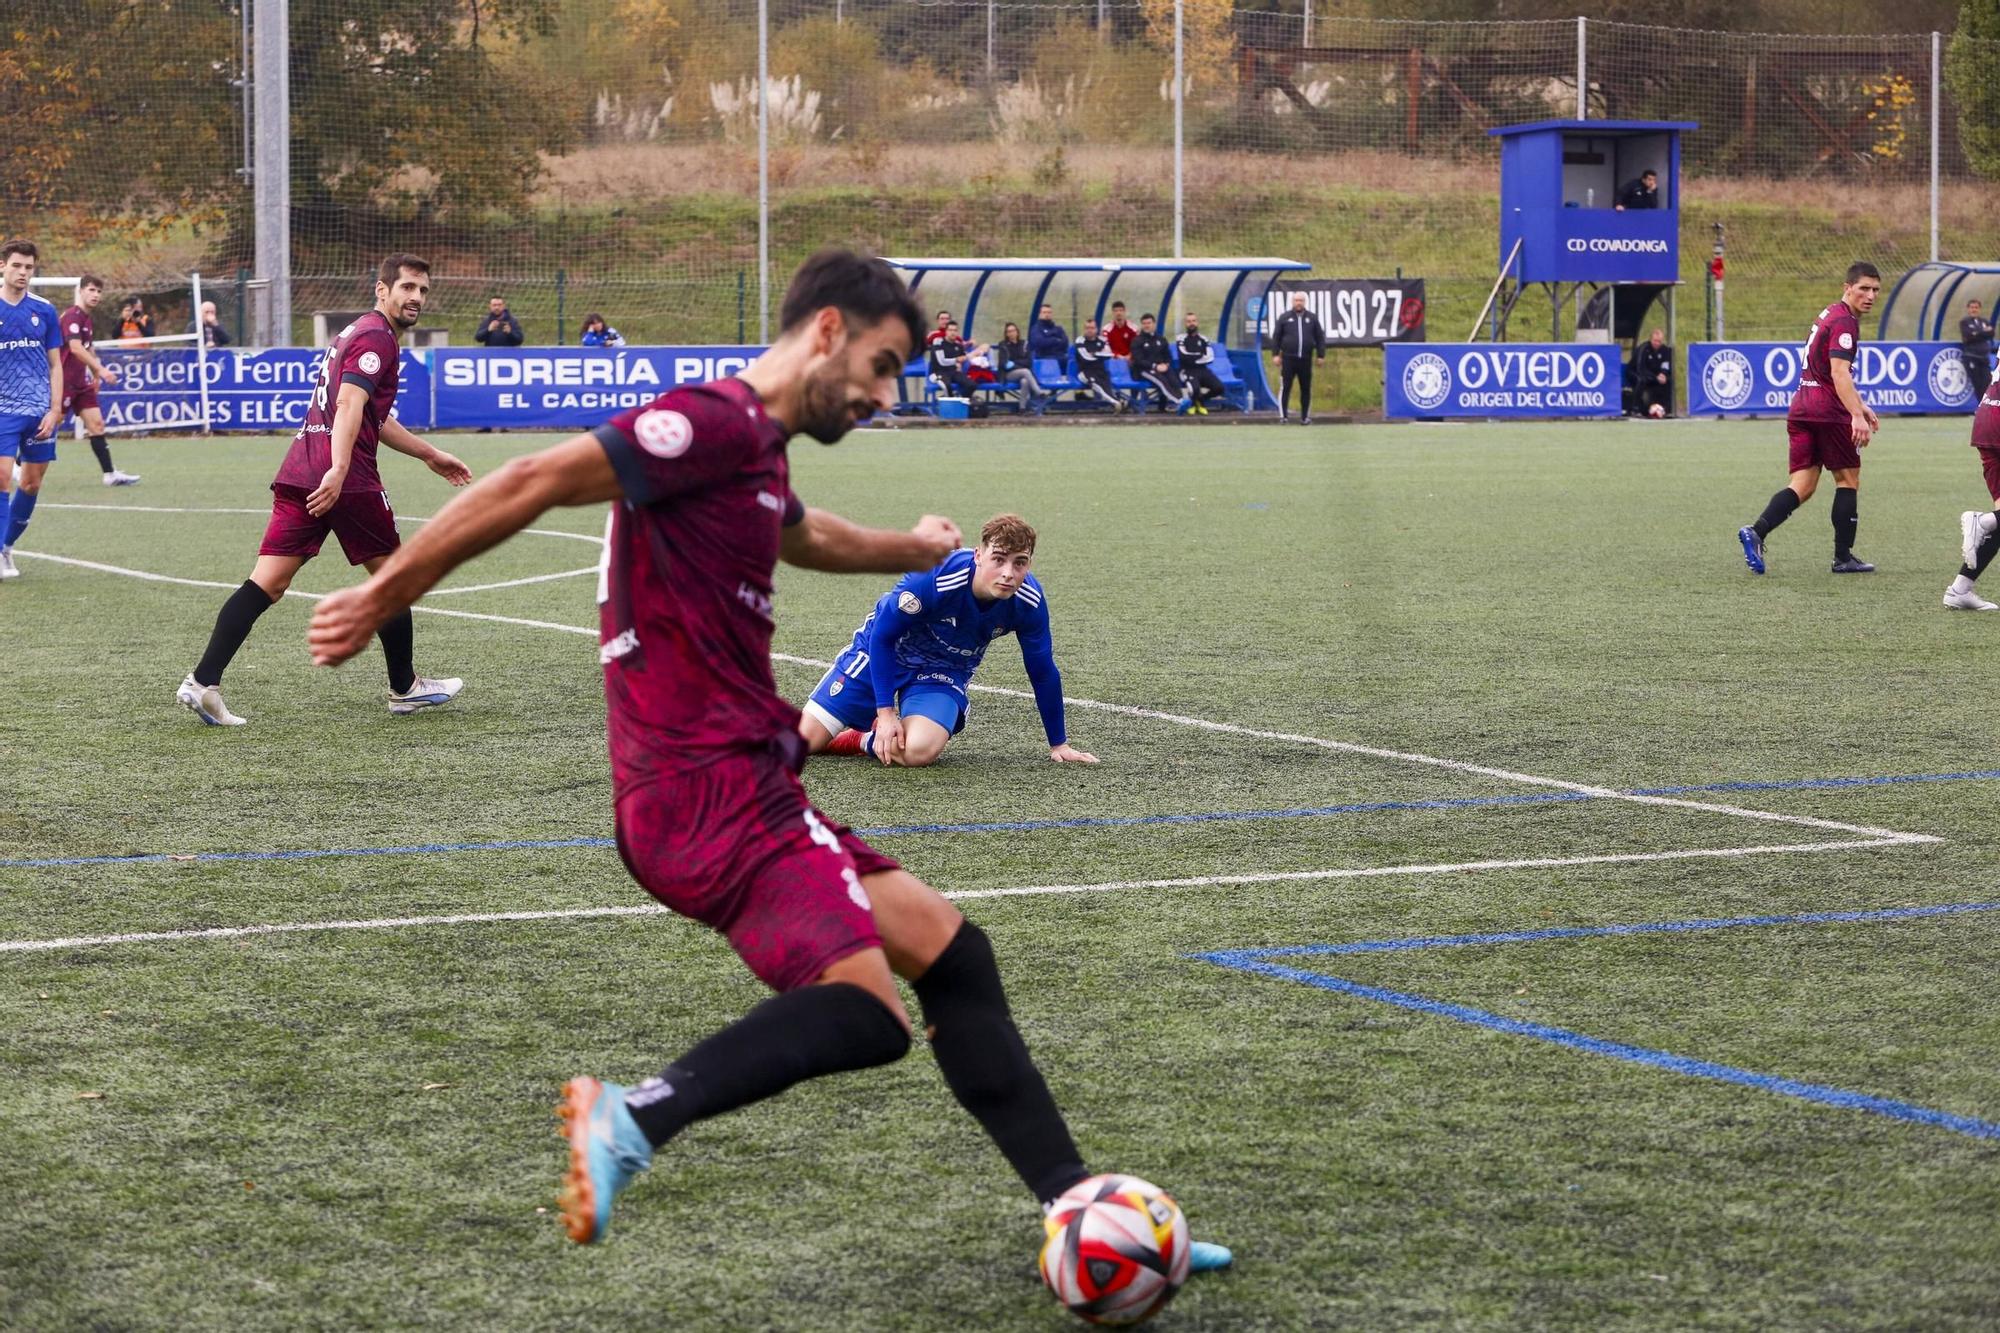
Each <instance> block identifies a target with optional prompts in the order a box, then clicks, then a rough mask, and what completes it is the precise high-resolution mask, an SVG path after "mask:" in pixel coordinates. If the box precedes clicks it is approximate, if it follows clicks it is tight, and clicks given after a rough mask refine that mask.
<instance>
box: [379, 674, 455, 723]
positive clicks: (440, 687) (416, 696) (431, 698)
mask: <svg viewBox="0 0 2000 1333" xmlns="http://www.w3.org/2000/svg"><path fill="white" fill-rule="evenodd" d="M464 688H465V682H464V681H462V680H460V679H459V678H458V677H457V676H446V677H445V678H444V679H442V680H432V679H431V678H430V677H428V676H418V677H417V678H416V679H415V680H413V681H411V682H410V688H409V689H407V690H405V691H404V692H403V693H401V694H398V693H396V692H395V691H394V690H390V691H389V711H390V712H392V713H394V714H396V715H397V716H399V717H400V716H402V715H403V714H405V713H414V712H416V711H417V710H418V709H420V708H437V707H440V706H442V705H444V704H448V703H450V702H451V701H452V700H453V699H456V698H457V697H458V692H459V691H460V690H462V689H464Z"/></svg>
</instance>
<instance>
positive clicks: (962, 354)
mask: <svg viewBox="0 0 2000 1333" xmlns="http://www.w3.org/2000/svg"><path fill="white" fill-rule="evenodd" d="M966 351H967V349H966V346H965V342H964V340H963V339H961V338H960V337H959V336H958V325H957V324H956V323H953V322H951V321H946V323H945V326H944V327H943V328H942V329H939V330H938V336H937V338H936V339H935V340H934V341H933V342H932V343H931V345H930V351H929V352H928V353H927V354H926V359H927V360H928V361H929V362H930V372H931V378H932V379H934V380H936V381H937V382H938V384H939V385H940V386H941V387H942V388H943V390H944V393H945V396H946V397H947V398H970V397H972V381H971V380H969V379H967V378H966V375H965V359H966Z"/></svg>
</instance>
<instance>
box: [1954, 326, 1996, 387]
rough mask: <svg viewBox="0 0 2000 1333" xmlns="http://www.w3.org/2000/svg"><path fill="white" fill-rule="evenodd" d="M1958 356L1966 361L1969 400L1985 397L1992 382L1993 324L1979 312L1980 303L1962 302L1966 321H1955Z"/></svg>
mask: <svg viewBox="0 0 2000 1333" xmlns="http://www.w3.org/2000/svg"><path fill="white" fill-rule="evenodd" d="M1958 348H1959V352H1958V354H1959V357H1960V359H1961V360H1963V361H1964V362H1965V378H1966V379H1968V380H1970V381H1971V382H1972V401H1973V402H1975V403H1976V402H1978V401H1979V400H1980V399H1982V398H1984V397H1985V396H1986V386H1987V385H1989V384H1991V383H1992V382H1993V325H1992V324H1990V323H1988V322H1987V320H1986V317H1985V316H1984V315H1983V314H1982V313H1981V312H1980V309H1979V302H1977V301H1967V302H1966V303H1965V318H1964V319H1961V320H1960V321H1958Z"/></svg>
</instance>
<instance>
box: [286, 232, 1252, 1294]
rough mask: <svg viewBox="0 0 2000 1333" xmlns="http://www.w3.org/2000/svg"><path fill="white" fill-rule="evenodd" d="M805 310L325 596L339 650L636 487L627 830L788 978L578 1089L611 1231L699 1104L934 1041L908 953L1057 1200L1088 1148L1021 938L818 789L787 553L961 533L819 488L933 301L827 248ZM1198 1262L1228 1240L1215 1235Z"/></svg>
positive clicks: (328, 646)
mask: <svg viewBox="0 0 2000 1333" xmlns="http://www.w3.org/2000/svg"><path fill="white" fill-rule="evenodd" d="M780 325H781V329H782V332H781V333H780V335H779V337H778V340H777V342H776V343H775V344H773V345H772V347H771V349H770V350H769V351H767V352H765V353H764V354H763V355H762V356H760V357H758V358H757V360H756V361H755V362H753V363H752V364H751V365H750V366H749V367H748V368H746V369H745V370H744V371H743V373H742V374H741V375H740V376H738V377H736V378H734V379H727V380H719V381H717V382H715V383H713V384H704V385H698V386H694V387H690V388H682V389H674V390H671V391H669V392H667V393H664V394H662V395H660V396H659V397H658V398H656V399H654V400H653V401H652V402H651V403H649V404H647V405H646V406H645V407H640V408H633V409H631V410H628V411H626V412H622V413H620V414H619V415H617V416H615V417H613V418H612V419H611V420H610V421H609V422H607V423H605V424H604V425H603V426H600V427H598V429H597V430H596V431H594V432H592V433H591V434H588V435H579V436H577V437H575V438H574V439H571V440H569V441H567V442H565V443H563V444H559V445H557V446H555V447H554V448H552V449H547V450H544V451H542V452H541V453H538V454H532V455H529V456H527V457H524V458H516V459H514V460H512V461H510V462H508V463H507V464H505V465H504V466H502V467H501V468H499V469H498V470H497V471H495V472H494V473H493V474H492V475H491V476H489V477H488V478H486V480H485V481H483V482H481V483H480V484H479V485H477V486H475V487H473V488H472V489H471V490H470V491H467V492H466V493H465V494H464V495H462V496H460V497H459V498H458V499H456V500H454V501H452V503H451V504H449V505H447V506H445V508H444V509H443V510H442V511H441V512H440V513H439V514H438V515H437V517H436V518H434V519H433V520H431V522H430V523H429V524H427V525H426V526H425V528H424V530H423V532H421V533H419V534H418V535H417V536H416V537H414V538H413V539H412V540H411V541H410V543H409V544H408V545H407V546H405V547H403V548H402V550H401V551H399V552H397V554H396V555H395V556H394V557H392V558H391V559H390V560H389V562H388V563H387V564H386V565H384V566H383V567H382V568H381V569H380V570H379V571H377V572H376V574H375V576H374V577H373V578H371V579H369V580H368V581H367V582H366V583H364V584H362V585H361V586H359V587H356V588H349V589H344V590H342V591H340V592H337V593H335V594H333V595H332V596H330V597H328V598H327V599H326V600H325V601H323V602H321V603H320V605H319V607H318V609H317V610H316V611H315V612H314V614H313V622H312V628H311V631H310V633H309V635H308V638H309V640H310V643H311V647H312V652H313V660H314V661H316V662H319V663H322V664H332V663H337V662H341V661H344V660H346V659H347V658H350V657H352V656H354V654H356V653H358V652H360V651H361V650H362V649H363V648H364V647H366V646H367V643H368V638H369V636H370V635H371V634H373V633H374V632H375V630H376V628H377V627H378V626H380V625H382V624H383V623H384V622H385V621H387V620H388V619H389V618H390V617H392V616H397V615H407V614H408V608H409V607H410V605H411V604H412V603H413V602H415V601H416V600H417V598H419V597H421V596H422V595H423V594H424V591H425V590H426V589H428V588H430V587H431V586H432V585H433V584H435V583H436V582H437V581H438V580H439V579H440V578H442V577H443V576H444V575H445V574H446V573H447V572H448V571H450V570H451V569H453V568H455V567H456V566H458V565H459V564H460V563H462V562H463V561H465V560H467V559H470V558H471V557H472V556H474V555H477V554H478V553H479V552H481V551H484V550H486V549H488V548H490V547H492V546H495V545H497V544H498V543H500V542H502V541H505V540H506V539H507V538H508V537H510V536H512V535H513V534H514V533H516V532H519V531H520V530H521V529H523V528H525V527H527V526H528V525H529V524H530V523H532V522H534V520H535V518H536V517H537V516H538V515H540V514H541V513H543V512H544V511H545V510H547V509H549V508H550V507H552V506H555V505H589V504H602V503H604V502H606V501H612V502H614V503H613V507H612V511H611V520H610V526H609V529H608V532H607V537H606V544H605V564H604V572H603V576H602V577H601V579H600V581H599V584H598V602H599V606H600V616H599V619H600V647H599V650H598V657H599V660H600V661H601V662H602V663H603V666H604V681H605V693H606V695H607V696H608V699H609V705H610V706H609V723H608V730H609V732H610V744H611V771H612V779H613V792H614V800H615V807H616V813H617V832H618V847H619V851H620V854H621V855H622V856H623V857H624V859H625V865H626V868H627V869H628V870H630V871H631V873H632V876H633V878H635V879H637V880H638V881H639V883H640V884H641V885H643V886H644V887H645V888H646V890H647V891H648V892H649V893H651V894H652V895H653V896H654V897H656V898H658V899H659V900H660V901H661V902H663V903H665V904H666V905H667V906H669V907H671V908H673V909H674V910H675V911H677V912H679V913H681V914H682V915H684V916H688V917H692V918H693V919H695V920H697V921H701V922H704V923H706V924H707V925H709V926H711V927H713V928H714V929H716V930H717V931H719V932H721V933H722V934H724V935H725V936H727V938H728V940H729V942H730V945H731V946H732V947H733V948H734V949H735V950H736V952H737V954H738V956H740V957H741V958H742V959H743V961H744V963H745V964H747V965H748V966H749V968H750V970H751V971H752V972H754V973H756V975H757V977H758V978H759V979H760V980H762V981H763V982H764V983H765V984H766V985H767V986H769V987H770V988H771V989H772V990H774V991H776V992H777V994H776V995H775V996H773V997H772V998H770V999H767V1000H765V1001H764V1002H763V1003H762V1004H760V1005H758V1006H757V1007H756V1008H755V1009H753V1010H751V1011H750V1013H748V1014H747V1015H745V1016H744V1017H743V1018H741V1019H740V1020H738V1021H737V1022H736V1023H734V1024H732V1025H730V1026H729V1027H727V1028H725V1029H723V1030H722V1031H720V1032H718V1033H716V1034H715V1035H713V1036H711V1037H709V1038H708V1039H707V1040H705V1041H703V1042H701V1043H700V1044H699V1045H697V1046H695V1047H694V1049H692V1050H690V1051H689V1052H687V1053H686V1054H685V1055H683V1056H682V1057H681V1058H680V1059H679V1060H677V1061H675V1062H674V1063H673V1064H671V1065H669V1066H668V1067H667V1068H666V1070H665V1071H664V1072H663V1073H661V1074H660V1075H659V1076H658V1077H656V1078H651V1079H647V1080H646V1081H645V1082H644V1083H641V1084H639V1085H638V1086H636V1087H633V1088H630V1089H626V1088H622V1087H620V1086H619V1085H617V1084H614V1083H608V1082H601V1081H599V1080H598V1079H595V1078H575V1079H572V1080H570V1082H569V1084H568V1085H567V1087H566V1088H565V1090H564V1098H563V1104H562V1107H561V1112H562V1115H563V1119H564V1120H565V1122H566V1124H567V1127H568V1136H569V1142H570V1149H571V1158H570V1167H569V1171H568V1173H567V1175H566V1177H565V1183H564V1186H563V1192H562V1203H563V1213H564V1218H565V1221H566V1223H567V1225H568V1228H569V1234H570V1237H571V1239H573V1240H576V1241H579V1242H584V1243H588V1242H590V1241H594V1240H596V1239H597V1238H598V1237H600V1236H601V1235H603V1233H604V1230H605V1228H606V1226H607V1225H608V1224H609V1222H610V1216H611V1204H612V1200H613V1198H614V1197H615V1196H616V1195H617V1193H618V1192H619V1191H620V1190H621V1189H623V1188H624V1187H625V1186H626V1184H627V1183H629V1182H630V1181H631V1180H632V1179H633V1177H634V1176H636V1175H637V1173H638V1172H639V1171H641V1170H644V1169H645V1167H646V1166H647V1165H648V1164H649V1163H650V1162H651V1160H652V1156H653V1153H654V1151H655V1150H656V1149H658V1148H659V1147H660V1146H661V1145H663V1144H665V1143H666V1142H667V1141H668V1140H669V1139H671V1138H672V1137H673V1136H674V1135H675V1134H677V1133H678V1132H679V1131H680V1130H682V1129H683V1128H685V1127H686V1126H687V1125H689V1124H691V1123H693V1122H695V1121H697V1120H703V1119H707V1118H709V1117H711V1116H716V1115H720V1114H722V1113H723V1112H726V1111H730V1110H733V1109H735V1108H737V1107H741V1106H745V1105H748V1104H749V1103H751V1102H755V1101H758V1100H761V1099H762V1098H765V1097H770V1096H773V1095H775V1094H777V1093H779V1092H782V1091H784V1090H785V1089H786V1088H788V1087H791V1086H792V1085H793V1084H795V1083H798V1082H801V1081H802V1080H805V1079H808V1078H814V1077H818V1076H821V1075H827V1074H836V1073H840V1072H842V1071H845V1070H855V1069H865V1068H869V1067H871V1066H874V1065H883V1064H888V1063H890V1062H892V1061H894V1060H897V1059H899V1058H901V1057H902V1055H903V1054H904V1053H905V1052H906V1051H907V1050H908V1049H909V1045H910V1023H909V1017H908V1015H907V1014H906V1013H905V1012H904V1009H903V1003H902V1000H901V998H900V997H899V995H898V994H897V991H896V982H895V978H896V977H897V976H902V977H904V978H906V979H908V980H909V981H910V983H911V985H912V987H913V988H914V990H915V991H916V994H917V999H918V1001H919V1003H920V1004H921V1005H922V1006H923V1012H924V1021H925V1023H926V1026H927V1035H928V1036H929V1038H930V1041H931V1046H932V1050H933V1051H934V1052H935V1054H936V1057H937V1062H938V1067H939V1069H940V1071H941V1072H942V1073H943V1074H944V1078H945V1082H946V1083H947V1084H948V1085H949V1086H950V1088H951V1090H952V1093H953V1094H954V1095H955V1096H956V1097H957V1099H958V1101H959V1103H960V1105H962V1106H964V1107H965V1109H966V1110H967V1111H969V1112H971V1113H972V1115H973V1116H974V1117H976V1118H977V1119H978V1120H979V1122H980V1124H981V1125H983V1126H984V1127H985V1129H986V1131H987V1133H988V1134H990V1135H991V1136H992V1138H993V1140H994V1142H995V1143H996V1144H997V1145H998V1146H999V1148H1000V1151H1001V1152H1002V1153H1003V1154H1004V1155H1005V1156H1006V1158H1007V1160H1008V1162H1009V1163H1010V1164H1011V1165H1012V1166H1013V1167H1014V1169H1015V1171H1016V1172H1018V1173H1019V1174H1020V1176H1021V1179H1022V1180H1023V1181H1025V1182H1026V1183H1027V1185H1028V1187H1029V1188H1030V1189H1031V1190H1033V1191H1034V1193H1035V1196H1036V1197H1037V1198H1038V1199H1040V1200H1042V1201H1043V1202H1044V1203H1047V1202H1048V1201H1049V1200H1052V1199H1054V1198H1055V1197H1056V1196H1057V1195H1059V1194H1061V1193H1062V1191H1063V1190H1065V1189H1067V1188H1069V1187H1070V1186H1072V1185H1074V1184H1076V1183H1077V1182H1078V1181H1080V1180H1082V1179H1084V1178H1085V1175H1086V1173H1085V1171H1084V1168H1083V1164H1082V1157H1081V1154H1080V1153H1079V1152H1078V1151H1077V1147H1076V1144H1075V1142H1074V1141H1073V1140H1072V1139H1071V1138H1070V1134H1069V1129H1068V1127H1067V1126H1066V1125H1065V1124H1064V1122H1063V1118H1062V1114H1061V1112H1060V1111H1058V1110H1057V1109H1056V1105H1055V1100H1054V1098H1053V1097H1051V1096H1050V1094H1049V1090H1048V1086H1047V1084H1045V1083H1044V1082H1043V1081H1042V1076H1041V1074H1040V1073H1039V1072H1038V1071H1037V1070H1036V1068H1035V1065H1034V1062H1033V1061H1032V1060H1031V1059H1030V1058H1029V1055H1028V1048H1027V1046H1026V1044H1025V1043H1024V1042H1023V1041H1022V1040H1021V1035H1020V1033H1019V1031H1018V1030H1017V1029H1016V1028H1015V1026H1014V1021H1013V1019H1012V1017H1011V1016H1010V1014H1009V1012H1008V1007H1007V997H1006V993H1005V991H1004V990H1003V988H1002V986H1001V982H1000V972H999V968H998V966H997V965H996V963H995V961H994V957H993V950H992V947H991V945H990V944H989V943H988V941H987V939H986V936H985V934H984V933H983V932H982V931H981V930H980V929H979V927H978V926H976V925H974V924H972V923H971V922H969V921H967V920H965V918H964V917H962V916H961V915H960V914H959V912H958V909H957V908H956V907H953V906H952V905H951V903H949V902H947V901H946V900H945V899H944V898H943V897H942V896H941V895H939V894H938V893H937V892H936V891H935V890H933V889H931V888H930V887H929V886H928V885H926V884H924V883H923V882H922V881H920V880H918V879H917V878H916V877H915V876H913V875H911V874H910V873H909V872H908V871H906V870H904V869H902V868H901V867H900V866H899V865H897V863H896V862H895V861H893V860H891V859H889V858H888V857H886V856H883V855H882V854H881V853H879V852H877V851H875V850H874V849H873V848H871V847H869V846H868V844H866V843H865V842H863V841H862V840H861V839H860V838H858V837H856V836H855V835H854V834H853V833H852V832H851V831H850V830H848V829H847V828H845V827H844V826H842V825H841V824H839V823H836V822H835V821H834V820H832V819H830V818H828V817H827V816H825V815H822V814H820V813H819V812H818V811H817V810H815V809H814V808H813V807H812V805H811V803H810V802H809V801H808V800H807V799H806V793H805V789H804V787H803V786H802V785H801V784H800V782H799V778H798V772H799V768H800V765H801V764H802V763H803V761H804V757H805V748H806V747H805V742H804V741H803V740H802V739H801V738H800V737H799V735H798V730H797V728H798V721H799V712H798V710H797V709H796V708H794V707H792V706H791V705H790V704H789V703H786V702H785V700H784V699H783V698H782V697H780V696H779V694H778V690H777V682H776V680H775V678H774V677H773V675H772V672H771V659H770V648H771V631H772V619H771V591H772V574H773V572H774V570H775V568H776V565H777V562H778V561H779V560H780V559H783V560H785V561H786V562H787V563H789V564H794V565H801V566H804V567H806V568H810V569H822V570H834V571H844V572H850V573H881V574H888V573H904V572H911V571H916V570H923V569H929V568H930V567H931V566H933V565H935V564H936V563H937V562H938V561H940V560H942V559H943V558H944V557H945V556H946V555H947V554H949V553H950V552H951V551H952V550H954V549H956V548H957V546H958V540H959V533H958V529H957V528H956V527H955V526H954V525H953V524H952V523H951V522H950V520H948V519H941V518H936V517H930V516H927V517H925V518H924V519H923V520H922V521H921V522H919V523H918V524H917V526H916V527H915V528H914V529H913V530H912V531H910V532H907V533H897V532H889V531H883V530H877V529H864V528H859V527H856V526H855V525H854V524H852V523H849V522H848V521H847V520H845V519H842V518H837V517H835V516H834V515H832V514H829V513H826V512H824V511H821V510H817V509H809V508H807V507H806V506H805V505H804V504H802V503H801V502H800V501H799V499H798V497H797V496H796V495H794V494H793V493H792V489H791V486H790V482H789V476H790V469H789V464H788V461H787V458H786V453H785V446H786V442H787V440H788V439H789V438H790V437H791V436H792V435H793V434H794V433H803V434H806V435H809V436H811V437H812V438H814V439H816V440H819V441H820V442H821V443H823V444H831V443H833V442H834V441H835V440H838V439H839V438H840V437H841V436H843V435H845V434H846V433H847V432H848V431H849V430H850V429H852V428H853V426H854V425H855V423H856V422H857V421H859V420H860V419H861V418H863V417H867V416H869V415H871V414H873V413H875V412H877V411H882V410H886V409H887V408H888V407H889V406H890V404H891V403H893V402H894V401H895V385H896V381H897V378H898V377H899V376H900V375H901V374H902V369H903V366H904V365H905V363H907V362H908V361H909V359H910V355H911V353H912V351H913V350H914V349H915V348H916V347H918V346H920V345H921V343H922V340H923V337H924V328H923V316H922V313H921V312H920V311H919V310H918V309H917V306H916V304H915V302H913V301H912V300H911V299H910V296H909V293H908V291H907V290H906V289H905V288H904V286H903V283H902V280H901V279H900V278H898V277H897V276H896V274H895V272H894V270H892V269H890V268H889V266H888V265H887V264H884V263H883V262H882V261H881V260H879V259H871V258H866V257H863V256H860V255H856V254H853V253H851V252H848V251H845V250H837V249H835V250H825V251H822V252H820V253H819V254H818V255H815V256H814V257H813V258H812V259H810V260H808V261H807V262H806V264H805V266H804V267H803V268H801V269H800V270H799V272H798V274H797V276H796V277H794V278H793V280H792V284H791V288H790V290H789V291H787V293H786V294H785V300H784V305H783V308H782V311H781V319H780ZM1194 1257H1195V1260H1196V1265H1197V1266H1198V1267H1218V1266H1220V1265H1221V1263H1223V1262H1226V1259H1227V1255H1226V1252H1221V1251H1220V1247H1207V1249H1206V1251H1205V1252H1204V1251H1203V1250H1200V1249H1198V1250H1197V1251H1195V1253H1194Z"/></svg>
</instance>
